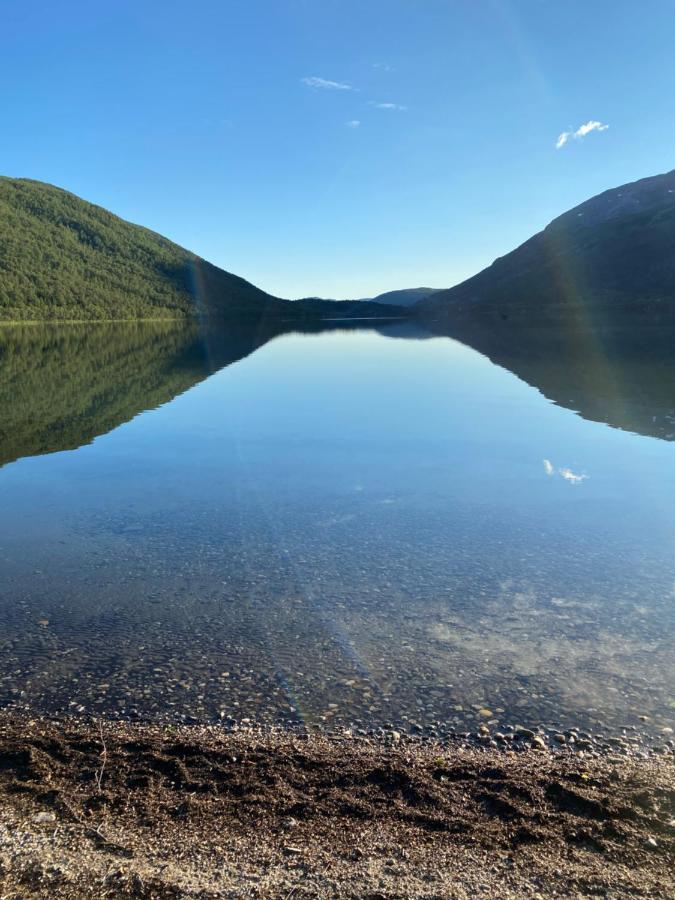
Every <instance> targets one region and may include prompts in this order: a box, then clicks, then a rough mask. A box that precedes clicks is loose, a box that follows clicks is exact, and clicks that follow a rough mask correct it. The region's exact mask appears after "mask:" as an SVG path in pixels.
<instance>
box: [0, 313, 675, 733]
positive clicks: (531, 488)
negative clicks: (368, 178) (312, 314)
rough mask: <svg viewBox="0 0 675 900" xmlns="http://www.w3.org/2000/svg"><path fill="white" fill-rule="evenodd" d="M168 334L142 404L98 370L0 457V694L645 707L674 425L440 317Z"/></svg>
mask: <svg viewBox="0 0 675 900" xmlns="http://www.w3.org/2000/svg"><path fill="white" fill-rule="evenodd" d="M145 327H146V328H148V329H151V328H152V326H145ZM170 338H171V339H170V340H169V338H167V337H166V336H165V337H162V342H163V343H161V353H160V357H161V365H160V364H159V363H158V362H157V359H158V358H159V357H156V356H153V357H152V360H153V362H152V365H150V364H148V372H143V371H141V372H139V374H138V379H137V384H136V387H138V384H140V385H141V386H142V385H144V384H145V385H146V386H147V391H148V404H149V405H150V404H152V405H154V404H155V403H163V404H164V405H161V406H159V408H154V409H149V410H148V411H146V412H142V413H141V414H139V415H136V417H135V418H133V419H132V420H131V421H128V422H126V423H124V424H121V425H119V427H114V425H117V424H118V422H117V420H116V419H115V415H118V418H120V419H121V421H123V420H124V416H125V415H128V414H134V413H135V412H136V411H137V409H136V407H133V404H132V405H131V406H128V407H125V406H124V404H123V403H122V399H124V400H127V401H128V398H129V395H130V393H131V390H132V389H131V387H130V386H129V384H128V383H124V386H120V385H121V383H116V384H115V385H113V386H111V387H110V388H109V389H108V390H104V389H103V388H102V389H101V391H100V392H99V394H98V395H97V397H96V398H95V399H92V400H91V402H89V401H88V402H89V407H88V408H86V409H84V410H82V411H80V412H78V416H77V422H76V423H75V425H74V426H73V423H72V422H71V423H70V424H69V426H68V428H66V427H65V425H64V424H63V422H60V423H59V422H51V420H50V424H49V427H48V429H47V430H48V438H46V437H45V435H42V436H41V437H40V444H39V446H38V445H37V443H36V442H37V438H36V437H35V436H34V435H33V432H31V436H30V437H29V438H27V439H26V443H25V446H23V445H22V446H21V447H20V448H19V449H18V450H13V451H12V453H13V454H14V455H16V456H23V457H24V458H19V459H18V460H16V461H14V462H11V461H8V462H7V464H6V465H5V466H4V468H2V469H0V647H1V649H2V653H1V654H0V701H1V702H3V703H18V704H20V705H29V706H31V707H32V708H35V709H40V710H56V709H69V710H70V711H73V710H74V709H79V710H80V711H82V710H85V711H87V712H95V713H98V712H107V713H113V714H121V715H139V716H143V717H150V718H161V717H165V716H173V717H182V716H189V717H194V718H196V719H199V720H205V719H208V720H218V719H220V718H222V717H224V716H227V715H231V716H234V717H235V718H242V717H250V718H253V719H262V720H264V721H277V720H279V719H290V720H292V721H298V720H303V721H305V722H308V723H315V722H321V723H331V722H333V723H346V722H352V721H357V720H358V721H361V722H362V723H364V724H370V723H375V724H381V723H386V722H406V721H409V722H418V723H421V724H427V723H429V722H433V721H436V720H443V721H449V722H451V723H454V724H455V725H456V726H457V727H460V728H470V727H472V726H473V727H475V724H476V721H477V720H478V719H479V717H480V715H481V713H480V712H479V710H481V709H482V710H485V709H486V708H487V709H489V710H490V711H491V712H492V713H493V718H494V719H498V720H499V721H500V722H513V721H520V722H523V723H527V722H539V721H542V722H562V723H564V722H569V723H576V724H579V723H582V724H583V723H591V724H592V723H593V722H594V721H601V722H607V723H609V724H610V725H621V724H624V723H626V722H629V721H634V719H635V716H636V715H639V714H643V713H647V714H649V715H653V716H654V718H655V721H656V722H662V723H663V724H667V722H668V720H669V718H670V716H671V715H672V709H673V699H672V686H673V681H674V677H673V676H674V671H673V669H674V663H673V658H672V639H673V627H672V626H673V597H674V596H675V565H674V561H673V552H672V550H673V535H674V533H675V532H674V527H673V526H674V525H675V466H674V465H673V462H674V461H675V460H674V454H675V446H674V445H673V444H671V443H669V442H668V441H666V440H659V439H657V438H654V437H648V436H640V435H637V434H632V433H629V432H628V431H622V430H619V429H618V428H612V427H609V426H608V425H605V424H601V423H598V422H593V421H588V420H586V419H584V418H582V417H581V416H579V415H577V414H575V412H573V411H572V410H569V409H565V408H561V407H560V406H558V405H555V404H553V403H552V402H551V401H550V400H548V399H547V398H546V397H544V396H543V395H542V394H541V393H540V392H539V391H538V390H537V389H536V388H535V387H533V386H531V385H529V384H527V383H526V382H524V381H522V380H520V379H519V378H517V377H516V376H515V375H514V374H512V373H511V372H509V371H508V370H506V369H504V368H502V367H500V366H497V365H494V364H493V363H492V362H490V361H489V360H488V359H487V358H486V357H484V356H481V355H480V354H479V353H477V352H476V351H474V350H472V349H470V348H469V347H467V346H465V345H463V344H460V343H458V342H457V341H453V340H451V339H449V338H446V337H427V338H425V339H419V340H406V339H403V338H392V337H387V336H383V335H381V334H378V333H376V332H372V331H361V332H355V331H352V332H327V333H323V334H314V335H301V334H287V335H281V336H276V337H274V338H273V339H272V340H270V341H269V342H267V343H264V344H263V346H261V347H260V348H259V349H257V350H255V352H253V353H251V354H250V355H248V356H245V357H244V358H242V359H240V360H239V361H237V362H234V363H233V364H232V365H229V366H226V367H225V368H223V369H222V370H220V371H216V372H215V374H212V375H211V376H210V377H208V378H206V379H205V380H201V379H202V378H205V376H206V375H208V373H209V371H210V370H211V369H212V368H217V367H218V365H219V364H221V365H222V363H223V357H222V352H221V356H220V358H215V359H214V358H213V354H212V352H211V351H210V350H209V352H205V353H204V354H203V357H202V358H199V353H198V352H197V351H196V350H195V347H196V344H195V343H194V341H193V340H192V339H188V338H185V340H183V338H182V337H181V339H180V340H179V339H177V338H176V336H175V335H171V336H170ZM134 339H135V338H134ZM84 340H85V343H86V341H87V340H89V338H85V339H84ZM126 340H127V339H126V338H125V339H124V340H122V341H121V342H120V346H121V347H122V348H124V346H125V341H126ZM167 341H168V343H167ZM19 343H21V342H20V341H19ZM108 343H109V342H108ZM167 347H168V349H167ZM24 349H25V348H24ZM248 349H251V348H248ZM221 350H222V348H221ZM26 352H27V353H28V354H29V355H30V352H32V351H30V349H29V350H27V351H26ZM36 352H37V351H36ZM78 352H80V351H79V350H78ZM120 353H121V354H122V355H121V356H120V359H121V358H122V357H123V352H122V350H120ZM153 353H154V351H153ZM162 354H163V355H162ZM237 355H238V354H237V353H236V352H233V353H232V354H231V356H232V358H236V356H237ZM216 357H217V354H216ZM7 358H8V357H7V356H5V362H6V360H7ZM79 359H80V358H78V357H77V355H76V354H74V355H73V356H72V357H71V358H70V363H71V366H70V367H71V368H72V370H73V372H77V371H78V365H80V366H81V365H82V364H81V362H78V360H79ZM29 361H30V360H29ZM111 365H112V364H111ZM36 366H37V362H36ZM35 368H36V367H35V366H34V367H32V369H33V370H35ZM30 370H31V366H30V365H26V366H25V370H24V369H21V372H23V371H30ZM123 370H124V366H122V367H121V369H120V371H123ZM150 371H151V374H148V373H149V372H150ZM158 373H159V374H158ZM558 375H559V377H560V373H558ZM563 375H564V370H563ZM624 375H625V373H624ZM0 377H2V378H3V379H4V380H5V385H4V387H3V388H2V390H3V391H4V395H5V396H6V397H10V398H11V397H12V396H16V395H17V391H18V392H19V393H20V392H21V384H20V383H19V384H18V387H17V383H18V382H17V379H16V378H15V379H14V381H13V382H12V384H11V387H10V385H9V381H8V379H9V376H8V374H7V367H6V366H5V368H4V369H3V370H0ZM20 377H21V378H23V377H25V376H24V375H21V376H20ZM50 377H51V376H50ZM69 377H70V376H69ZM87 378H88V379H89V380H91V376H89V375H87ZM52 380H53V377H52ZM624 380H625V379H624ZM151 383H152V386H153V390H152V391H150V387H149V385H150V384H151ZM190 384H194V386H193V387H191V388H190V389H188V390H187V391H186V392H185V393H182V394H178V395H177V396H176V397H175V399H173V400H171V402H168V403H167V402H165V401H166V400H168V399H169V398H170V396H171V395H172V393H174V392H175V391H184V390H185V389H186V388H189V386H190ZM165 386H166V391H167V392H168V395H167V396H164V394H163V393H162V390H163V389H164V387H165ZM560 387H561V396H564V392H565V385H564V383H563V384H561V386H560ZM42 389H43V390H44V393H45V397H46V396H47V394H48V391H49V388H48V385H47V384H46V382H45V384H44V385H43V388H42ZM135 389H136V388H134V390H135ZM39 392H40V389H39V390H38V393H39ZM142 393H143V391H142V389H141V391H140V395H139V398H138V401H139V407H138V408H142V407H143V405H144V404H143V400H142ZM34 394H35V391H34V390H33V391H32V394H31V395H34ZM122 394H124V395H125V396H124V398H122V397H121V395H122ZM0 396H1V395H0ZM595 401H596V405H597V398H595ZM50 405H51V406H52V407H53V406H54V402H53V400H50V403H48V404H45V409H44V410H42V408H41V407H40V406H39V404H38V406H37V407H36V411H35V412H34V413H31V415H32V417H33V419H35V418H36V417H38V418H39V417H40V416H44V418H45V421H46V420H47V418H48V407H49V406H50ZM118 407H119V411H118V412H116V410H117V408H118ZM111 410H112V413H115V415H113V414H112V413H111V412H110V411H111ZM125 410H126V412H125ZM94 417H98V418H97V421H98V419H100V420H101V421H102V422H104V423H107V424H106V425H105V427H102V428H101V429H99V430H103V431H104V432H105V430H106V428H107V427H113V430H112V431H109V432H108V433H103V434H101V435H100V436H99V437H97V438H96V439H95V440H94V441H93V443H91V444H87V445H85V446H82V447H80V448H79V449H74V450H64V451H62V452H55V453H50V454H49V455H41V456H29V455H28V456H24V454H30V452H42V451H43V450H45V449H54V448H55V447H58V446H59V439H60V436H61V435H65V433H66V432H67V433H68V437H67V440H66V439H65V437H64V441H66V445H67V446H71V445H73V443H75V444H76V443H77V441H76V440H75V439H74V438H73V435H74V434H75V435H76V434H77V428H81V431H82V435H83V437H82V439H83V440H90V439H91V437H92V436H93V434H95V433H97V428H95V427H89V430H88V425H89V426H91V424H92V423H91V420H92V419H93V418H94ZM106 417H107V418H106ZM33 424H35V423H33ZM73 428H74V431H73ZM20 430H21V428H19V426H16V427H15V428H14V432H13V433H14V438H16V433H17V432H18V431H20ZM90 432H91V433H90ZM3 439H4V440H5V441H6V443H8V442H9V441H10V437H9V436H6V435H5V436H3ZM50 441H53V443H50ZM31 442H33V444H34V445H35V446H33V447H32V449H31ZM12 453H5V455H4V457H3V458H5V459H8V460H11V459H12V458H13V456H12Z"/></svg>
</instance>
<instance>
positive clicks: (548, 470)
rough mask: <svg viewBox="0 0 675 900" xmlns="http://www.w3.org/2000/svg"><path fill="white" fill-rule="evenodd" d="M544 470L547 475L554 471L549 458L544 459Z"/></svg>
mask: <svg viewBox="0 0 675 900" xmlns="http://www.w3.org/2000/svg"><path fill="white" fill-rule="evenodd" d="M544 472H546V474H547V475H553V473H554V472H555V468H554V467H553V463H552V462H551V460H550V459H545V460H544Z"/></svg>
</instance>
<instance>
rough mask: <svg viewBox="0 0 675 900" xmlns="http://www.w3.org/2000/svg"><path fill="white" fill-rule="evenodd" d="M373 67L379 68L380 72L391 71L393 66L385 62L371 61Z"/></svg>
mask: <svg viewBox="0 0 675 900" xmlns="http://www.w3.org/2000/svg"><path fill="white" fill-rule="evenodd" d="M373 68H374V69H380V70H381V71H382V72H393V71H394V67H393V66H390V65H388V64H387V63H373Z"/></svg>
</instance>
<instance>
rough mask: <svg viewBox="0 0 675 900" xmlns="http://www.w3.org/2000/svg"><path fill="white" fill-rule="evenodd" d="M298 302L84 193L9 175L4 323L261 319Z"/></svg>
mask: <svg viewBox="0 0 675 900" xmlns="http://www.w3.org/2000/svg"><path fill="white" fill-rule="evenodd" d="M289 306H290V304H289V303H288V302H287V301H283V300H278V299H276V298H273V297H271V296H270V295H269V294H266V293H264V292H263V291H261V290H259V289H258V288H256V287H254V286H253V285H252V284H249V283H248V282H247V281H244V279H243V278H238V277H237V276H235V275H230V274H229V273H227V272H224V271H223V270H222V269H219V268H217V267H216V266H213V265H211V264H209V263H207V262H206V261H205V260H203V259H200V258H199V257H198V256H195V255H194V254H192V253H189V252H188V251H187V250H184V249H183V248H182V247H179V246H177V245H176V244H173V243H172V242H171V241H168V240H167V239H166V238H163V237H161V235H158V234H155V233H154V232H152V231H149V230H148V229H146V228H142V227H140V226H138V225H132V224H131V223H130V222H125V221H124V220H123V219H120V218H118V217H117V216H114V215H112V213H109V212H107V211H106V210H104V209H102V208H101V207H99V206H94V205H93V204H91V203H87V202H86V201H84V200H81V199H80V198H79V197H76V196H75V195H74V194H70V193H68V192H67V191H63V190H61V189H60V188H56V187H53V186H52V185H48V184H43V183H41V182H38V181H29V180H27V179H13V178H4V177H0V320H3V319H4V320H44V319H80V320H90V319H133V318H170V317H176V316H185V315H191V314H195V313H197V314H199V313H208V314H211V315H219V314H225V315H237V316H247V315H251V316H256V317H259V316H260V315H261V313H264V312H268V311H269V312H271V313H273V314H274V313H278V312H281V311H283V310H286V309H287V308H288V307H289Z"/></svg>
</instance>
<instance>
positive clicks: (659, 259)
mask: <svg viewBox="0 0 675 900" xmlns="http://www.w3.org/2000/svg"><path fill="white" fill-rule="evenodd" d="M418 308H419V310H420V311H421V312H422V313H423V314H426V315H431V316H434V317H441V318H446V319H448V320H451V321H457V322H459V323H461V322H463V321H467V322H473V323H478V322H482V323H483V324H484V325H489V326H491V325H494V324H498V323H499V322H500V321H504V320H507V319H508V320H510V321H511V322H512V323H518V322H519V323H521V324H522V325H525V326H528V327H529V326H530V325H532V324H533V323H536V324H556V323H558V322H565V321H566V322H568V323H571V324H573V325H574V326H575V327H579V325H580V324H581V323H582V322H583V323H586V324H592V325H607V324H609V325H615V324H622V323H627V322H628V321H632V322H634V323H639V322H642V321H660V320H664V319H671V318H673V317H675V171H673V172H669V173H667V174H665V175H657V176H654V177H652V178H644V179H641V180H640V181H636V182H633V183H631V184H626V185H623V186H622V187H618V188H613V189H612V190H609V191H605V192H604V193H602V194H599V195H598V196H597V197H593V198H592V199H590V200H588V201H586V202H585V203H582V204H581V205H580V206H577V207H575V208H574V209H572V210H570V211H569V212H567V213H565V214H564V215H562V216H560V217H559V218H557V219H555V220H554V221H553V222H551V224H550V225H548V226H547V227H546V228H545V229H544V230H543V231H541V232H539V234H536V235H534V237H532V238H530V239H529V240H528V241H526V242H525V243H524V244H522V245H521V246H520V247H518V248H517V249H516V250H514V251H513V252H511V253H509V254H507V255H506V256H503V257H501V258H500V259H497V260H496V261H495V262H494V263H493V264H492V265H491V266H489V267H488V268H487V269H484V270H483V271H482V272H480V273H479V274H478V275H475V276H474V277H473V278H469V279H468V280H467V281H465V282H463V283H462V284H460V285H457V286H456V287H454V288H451V289H450V290H447V291H442V292H441V293H438V294H435V295H434V296H433V297H431V298H430V299H428V300H426V301H423V302H422V303H421V304H420V305H419V307H418Z"/></svg>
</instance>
